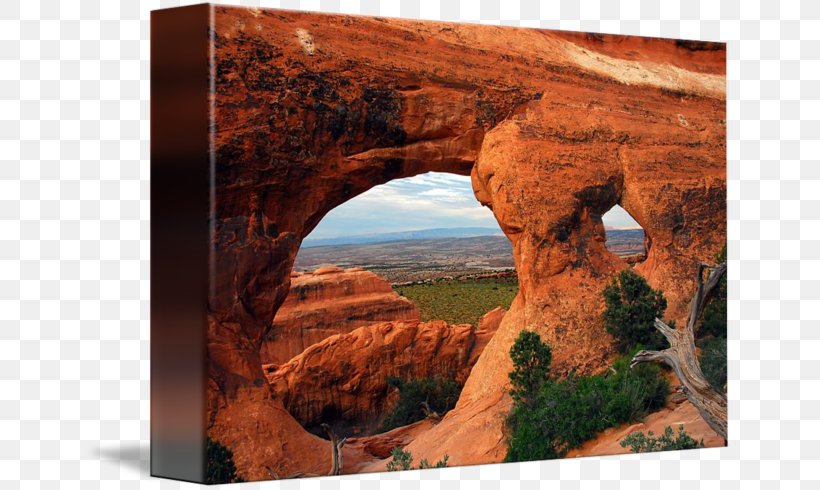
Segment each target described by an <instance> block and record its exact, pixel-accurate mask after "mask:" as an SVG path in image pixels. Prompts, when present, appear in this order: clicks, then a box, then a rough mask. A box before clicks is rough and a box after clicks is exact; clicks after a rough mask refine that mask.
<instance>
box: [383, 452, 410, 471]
mask: <svg viewBox="0 0 820 490" xmlns="http://www.w3.org/2000/svg"><path fill="white" fill-rule="evenodd" d="M390 454H391V455H392V456H393V459H391V460H390V461H388V462H387V471H400V470H409V469H412V465H413V455H412V454H410V452H409V451H405V450H403V449H402V448H400V447H394V448H393V451H392V452H391V453H390Z"/></svg>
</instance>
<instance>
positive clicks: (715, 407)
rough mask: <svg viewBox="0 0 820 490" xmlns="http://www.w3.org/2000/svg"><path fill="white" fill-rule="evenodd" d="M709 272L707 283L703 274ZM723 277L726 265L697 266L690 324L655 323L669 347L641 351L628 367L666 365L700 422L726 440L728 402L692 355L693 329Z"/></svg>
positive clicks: (693, 343) (688, 322) (656, 321)
mask: <svg viewBox="0 0 820 490" xmlns="http://www.w3.org/2000/svg"><path fill="white" fill-rule="evenodd" d="M704 270H710V273H709V277H708V278H707V279H706V282H705V283H704V281H703V271H704ZM725 274H726V262H723V263H721V264H718V265H717V266H715V267H711V266H709V265H708V264H700V265H699V266H698V276H697V290H696V291H695V295H694V297H693V298H692V302H691V303H690V304H689V320H688V321H687V322H686V325H685V326H683V327H682V328H678V329H674V328H672V327H670V326H669V325H667V324H666V323H664V322H663V321H662V320H660V319H658V318H656V319H655V328H656V329H657V330H658V331H659V332H660V333H661V334H663V336H664V337H665V338H666V340H667V341H668V342H669V347H668V348H666V349H664V350H662V351H648V350H642V351H640V352H638V353H637V354H635V357H633V358H632V362H631V363H630V364H629V365H630V367H633V366H635V365H636V364H638V363H641V362H658V363H663V364H666V365H668V366H669V367H671V368H672V370H674V371H675V374H676V375H677V376H678V379H680V381H681V383H683V392H684V393H685V394H686V397H687V398H688V399H689V401H690V402H691V403H692V405H694V406H695V408H697V409H698V411H699V412H700V414H701V416H702V417H703V419H704V420H705V421H706V423H708V424H709V427H711V428H712V429H713V430H714V431H715V432H717V433H718V434H720V435H721V436H722V437H723V438H724V439H726V438H727V420H728V416H727V402H726V394H725V393H722V392H719V391H717V390H715V389H714V388H712V386H711V385H710V384H709V382H708V381H707V380H706V377H705V376H704V375H703V372H702V371H701V369H700V363H699V362H698V358H697V355H696V353H695V327H696V325H697V324H698V320H699V319H700V316H701V314H702V313H703V309H704V308H705V307H706V303H708V301H709V298H710V296H711V295H712V293H713V292H714V291H715V289H716V288H717V286H718V284H719V283H720V280H721V279H722V278H723V276H724V275H725Z"/></svg>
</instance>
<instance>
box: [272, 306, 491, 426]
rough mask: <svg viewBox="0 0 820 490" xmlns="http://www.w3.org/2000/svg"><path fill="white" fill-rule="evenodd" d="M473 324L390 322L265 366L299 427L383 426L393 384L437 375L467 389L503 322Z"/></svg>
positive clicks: (335, 337) (488, 319)
mask: <svg viewBox="0 0 820 490" xmlns="http://www.w3.org/2000/svg"><path fill="white" fill-rule="evenodd" d="M503 312H504V310H503V309H498V310H494V312H493V314H492V315H489V316H486V317H485V320H484V321H483V322H482V323H481V326H480V327H479V328H478V329H477V328H476V327H475V326H473V325H469V324H464V325H448V324H447V323H446V322H444V321H431V322H426V323H420V322H384V323H378V324H374V325H369V326H366V327H360V328H357V329H355V330H353V331H352V332H349V333H346V334H339V335H333V336H331V337H328V338H326V339H325V340H323V341H321V342H319V343H317V344H314V345H312V346H310V347H308V348H307V349H306V350H305V351H304V352H302V353H301V354H299V355H297V356H296V357H294V358H293V359H291V360H290V361H288V362H287V363H284V364H282V365H280V366H276V365H266V366H264V369H265V371H266V376H267V378H268V381H269V382H270V384H271V386H272V387H273V391H274V393H275V396H276V398H277V399H279V400H281V401H282V403H283V404H284V406H285V408H287V410H288V411H289V412H290V413H291V414H292V415H293V416H294V417H295V418H296V420H298V421H299V422H300V423H301V424H303V425H306V426H309V425H314V424H318V423H319V422H330V421H331V420H329V418H333V419H335V421H346V422H347V423H348V425H350V424H354V425H356V424H358V425H359V426H360V427H361V428H364V426H367V425H368V424H370V425H373V424H375V425H378V418H379V416H380V415H383V414H385V413H386V412H387V411H389V409H390V407H391V404H392V403H393V402H395V396H394V395H396V393H395V391H396V389H395V388H393V387H391V386H389V385H388V383H387V379H388V378H389V377H391V376H392V377H397V378H401V379H407V380H411V379H419V378H430V377H435V376H439V377H442V378H445V379H454V380H456V381H458V382H459V383H463V382H464V381H465V380H466V378H467V376H468V375H469V373H470V370H471V369H472V367H473V364H474V363H475V361H476V360H477V359H478V357H479V355H480V354H481V350H483V348H484V347H485V346H486V344H487V339H489V338H491V337H492V335H493V333H494V332H495V328H497V327H498V324H499V319H500V318H501V317H503Z"/></svg>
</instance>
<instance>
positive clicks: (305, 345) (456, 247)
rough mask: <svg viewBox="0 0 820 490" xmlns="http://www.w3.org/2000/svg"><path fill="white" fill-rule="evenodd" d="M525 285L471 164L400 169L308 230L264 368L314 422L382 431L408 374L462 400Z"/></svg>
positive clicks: (266, 343)
mask: <svg viewBox="0 0 820 490" xmlns="http://www.w3.org/2000/svg"><path fill="white" fill-rule="evenodd" d="M517 293H518V280H517V274H516V272H515V262H514V258H513V253H512V244H511V243H510V241H509V239H508V238H507V237H506V235H504V233H503V232H502V231H501V228H500V227H499V225H498V222H497V221H496V219H495V216H494V215H493V213H492V211H490V210H489V209H488V208H486V207H483V206H482V205H481V204H480V203H479V202H478V200H477V199H476V197H475V194H474V192H473V188H472V183H471V180H470V177H469V176H463V175H457V174H451V173H440V172H428V173H423V174H420V175H416V176H413V177H407V178H401V179H394V180H391V181H389V182H387V183H385V184H381V185H378V186H375V187H372V188H371V189H369V190H368V191H366V192H364V193H362V194H359V195H357V196H356V197H353V198H351V199H349V200H348V201H346V202H345V203H342V204H340V205H339V206H337V207H335V208H334V209H332V210H331V211H330V212H328V213H327V214H326V215H325V216H324V217H323V219H322V220H321V221H320V222H319V223H318V224H317V225H316V227H315V228H314V229H313V230H312V231H311V233H310V234H309V235H308V236H307V237H305V238H304V240H303V241H302V244H301V247H300V249H299V252H298V254H297V256H296V259H295V262H294V266H293V272H292V274H291V288H290V292H289V294H288V296H287V298H286V300H285V302H284V303H283V304H282V306H281V307H280V309H279V311H278V312H277V313H276V316H275V318H274V320H273V325H272V327H271V329H270V333H269V334H268V336H267V337H266V338H265V339H263V342H262V346H261V349H260V358H261V361H262V363H263V370H264V372H265V373H266V376H267V378H268V381H269V382H270V384H271V386H272V387H273V389H274V392H276V393H277V394H280V393H281V394H282V396H281V399H282V400H283V401H284V404H285V408H287V409H288V410H289V412H290V413H291V415H293V416H294V418H296V420H297V421H299V422H300V423H301V424H302V425H303V427H305V428H306V429H307V430H308V431H310V432H312V433H314V434H316V435H319V436H322V437H324V436H325V434H324V431H323V430H322V429H321V424H329V425H330V427H332V428H333V430H334V431H335V432H336V433H337V434H339V435H340V436H364V435H370V434H376V433H379V432H381V431H382V429H384V428H385V427H386V425H384V423H385V420H386V419H388V418H389V415H390V414H391V413H392V411H393V410H394V409H395V408H396V407H397V406H398V405H400V404H401V403H403V402H402V399H401V397H400V392H401V388H400V387H401V386H408V385H406V383H411V382H416V381H418V380H421V381H423V383H422V385H419V386H412V388H411V389H409V391H410V392H413V391H414V390H415V391H418V390H422V391H424V390H432V392H433V393H438V392H442V393H443V392H447V393H448V398H447V403H451V404H452V405H454V403H455V401H456V400H457V398H458V397H457V396H455V397H453V396H452V395H453V394H452V387H453V386H457V387H458V392H460V389H461V386H463V383H464V382H465V381H466V378H467V376H468V375H469V372H470V370H471V368H472V366H473V364H474V363H475V362H476V361H477V358H478V355H479V354H480V353H481V351H482V350H483V348H484V347H485V346H486V345H487V343H488V342H489V340H490V338H491V337H492V335H493V334H494V333H495V329H497V328H498V325H499V324H500V322H501V318H502V317H503V314H504V311H501V310H496V309H497V308H499V307H500V308H503V309H509V307H510V304H511V303H512V300H513V298H514V297H515V295H516V294H517ZM330 337H333V339H330ZM334 342H338V343H339V344H344V347H343V348H342V347H339V348H338V352H335V351H334V349H335V348H336V347H335V345H337V344H334ZM351 353H353V354H355V355H351ZM297 358H298V362H289V361H294V360H296V359H297ZM328 359H334V360H335V361H334V363H333V365H330V364H329V363H327V362H326V361H327V360H328ZM387 359H389V361H388V360H387ZM317 372H323V373H324V374H323V375H322V376H319V377H316V376H315V373H317ZM354 378H355V379H356V380H357V381H356V383H347V381H350V380H352V379H354ZM324 379H327V380H329V381H328V383H325V382H324V381H322V380H324ZM391 379H393V380H398V381H393V382H391V381H390V380H391ZM424 383H427V384H424ZM353 385H355V386H353ZM357 390H359V391H361V390H367V392H366V393H364V392H363V393H360V392H359V391H357ZM425 396H427V395H425ZM412 403H413V406H412V407H411V408H414V409H415V408H418V405H419V403H418V401H415V402H412ZM430 406H432V407H433V409H434V410H435V411H436V412H438V413H440V414H441V415H443V412H444V411H446V410H449V409H450V408H452V406H444V405H442V406H439V407H435V403H434V401H432V400H431V401H430ZM405 408H406V407H405ZM419 409H420V408H419ZM411 411H412V410H411ZM420 414H421V415H423V413H420ZM415 415H419V414H415ZM415 415H414V416H413V417H410V419H414V418H415ZM420 418H423V417H420ZM420 418H416V419H415V420H418V419H420ZM391 420H393V419H391ZM407 420H409V419H405V421H407ZM391 423H392V422H391Z"/></svg>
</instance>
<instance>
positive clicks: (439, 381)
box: [151, 5, 728, 483]
mask: <svg viewBox="0 0 820 490" xmlns="http://www.w3.org/2000/svg"><path fill="white" fill-rule="evenodd" d="M725 69H726V49H725V45H724V44H721V43H712V42H701V41H691V40H674V39H657V38H643V37H632V36H618V35H603V34H591V33H577V32H563V31H551V30H540V29H524V28H513V27H502V26H488V25H472V24H461V23H442V22H424V21H416V20H403V19H393V18H379V17H366V16H347V15H329V14H319V13H310V12H298V11H288V10H277V9H260V8H240V7H223V6H214V5H199V6H193V7H183V8H176V9H167V10H160V11H156V12H154V13H153V15H152V102H151V103H152V106H151V110H152V473H153V474H154V475H157V476H164V477H170V478H179V479H183V480H191V481H198V482H204V483H225V482H238V481H254V480H273V479H288V478H300V477H311V476H323V475H343V474H351V473H365V472H382V471H405V470H413V469H426V468H440V467H448V466H449V467H452V466H461V465H475V464H485V463H499V462H518V461H531V460H545V459H556V458H575V457H588V456H600V455H610V454H625V453H634V452H647V451H662V450H683V449H697V448H702V447H716V446H724V445H726V443H727V437H728V435H727V410H726V408H727V402H726V364H727V362H726V335H727V329H726V297H727V291H726V109H725V104H726V87H725V83H726V82H725Z"/></svg>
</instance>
